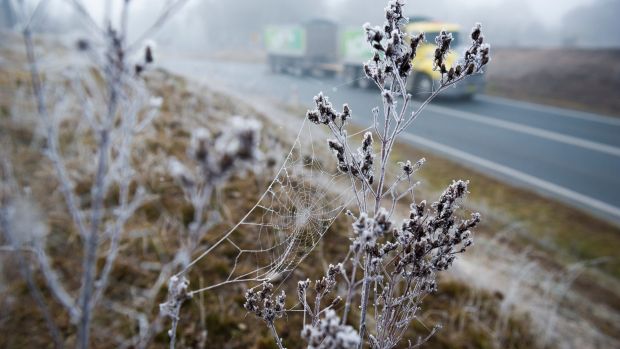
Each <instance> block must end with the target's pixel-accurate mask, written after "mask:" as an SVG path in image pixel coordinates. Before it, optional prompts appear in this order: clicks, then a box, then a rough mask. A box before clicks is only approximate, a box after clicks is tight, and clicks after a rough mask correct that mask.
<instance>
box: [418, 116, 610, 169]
mask: <svg viewBox="0 0 620 349" xmlns="http://www.w3.org/2000/svg"><path fill="white" fill-rule="evenodd" d="M426 109H428V110H432V111H435V112H439V113H441V114H444V115H447V116H453V117H457V118H461V119H465V120H469V121H474V122H479V123H481V124H487V125H491V126H495V127H499V128H504V129H507V130H511V131H515V132H521V133H526V134H530V135H533V136H537V137H541V138H546V139H549V140H552V141H556V142H561V143H566V144H570V145H574V146H577V147H581V148H586V149H590V150H594V151H598V152H601V153H607V154H610V155H613V156H618V157H620V148H618V147H614V146H612V145H607V144H603V143H598V142H593V141H589V140H586V139H583V138H577V137H573V136H568V135H565V134H562V133H557V132H553V131H547V130H542V129H539V128H535V127H531V126H526V125H522V124H517V123H515V122H511V121H505V120H499V119H495V118H491V117H488V116H480V115H477V114H474V113H470V112H465V111H460V110H456V109H451V108H446V107H440V106H437V105H428V106H427V107H426Z"/></svg>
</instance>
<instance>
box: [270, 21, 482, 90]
mask: <svg viewBox="0 0 620 349" xmlns="http://www.w3.org/2000/svg"><path fill="white" fill-rule="evenodd" d="M405 30H406V31H407V32H408V33H409V34H411V35H418V34H419V33H424V34H425V36H426V42H425V43H424V44H423V45H421V46H420V47H419V49H418V54H417V56H416V57H415V59H414V60H413V61H412V64H413V72H412V76H411V78H410V79H409V81H408V86H407V89H408V90H409V91H410V92H412V94H413V95H414V96H415V97H416V98H419V99H424V98H426V97H427V96H428V95H429V94H430V93H431V91H432V90H433V87H434V86H437V85H438V80H439V79H440V78H441V74H440V72H439V71H438V70H437V69H435V67H434V62H433V58H434V53H435V48H436V45H435V37H437V36H438V35H439V33H440V32H441V31H442V30H445V31H447V32H449V33H451V34H452V36H453V41H452V45H453V46H452V47H453V50H452V51H450V53H449V54H448V55H447V57H446V67H447V69H450V68H451V67H452V66H453V65H455V63H457V62H458V60H459V59H460V55H461V53H462V52H464V50H465V49H466V48H467V44H468V42H467V41H465V42H462V39H461V38H462V36H463V33H462V32H461V27H460V26H459V25H458V24H455V23H448V22H442V21H437V20H432V19H430V18H427V17H412V18H411V19H410V22H409V24H408V25H407V26H406V28H405ZM264 48H265V51H266V54H267V64H268V66H269V68H270V71H271V72H273V73H289V74H293V75H296V76H307V75H314V76H323V75H335V74H337V75H339V76H340V77H341V78H342V79H343V81H345V82H350V83H351V85H352V86H358V87H361V88H367V87H369V86H370V80H368V79H366V78H364V71H363V69H362V63H363V62H366V61H367V60H369V59H370V58H371V57H372V54H373V53H372V50H371V48H370V47H368V44H367V42H366V34H365V32H364V30H363V29H362V28H360V27H344V28H340V27H339V26H338V24H337V23H335V22H333V21H329V20H326V19H315V20H311V21H308V22H306V23H304V24H303V25H269V26H267V27H266V28H265V29H264ZM484 87H485V79H484V76H483V75H476V76H474V77H472V78H470V79H466V80H465V81H463V82H462V83H459V84H457V85H456V86H455V87H454V88H451V89H449V90H447V91H446V92H445V93H443V94H442V96H444V97H445V96H454V97H461V98H464V99H471V98H473V96H474V95H475V94H476V93H481V92H483V91H484Z"/></svg>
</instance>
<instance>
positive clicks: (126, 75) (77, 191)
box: [2, 0, 186, 348]
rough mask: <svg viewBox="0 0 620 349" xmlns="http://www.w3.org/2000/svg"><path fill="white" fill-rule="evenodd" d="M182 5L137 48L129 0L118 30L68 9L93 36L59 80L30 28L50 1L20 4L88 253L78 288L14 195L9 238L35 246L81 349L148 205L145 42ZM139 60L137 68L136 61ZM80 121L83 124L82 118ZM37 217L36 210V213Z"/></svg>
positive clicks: (68, 198) (71, 207)
mask: <svg viewBox="0 0 620 349" xmlns="http://www.w3.org/2000/svg"><path fill="white" fill-rule="evenodd" d="M185 2H186V0H176V1H171V2H169V3H168V5H167V6H166V8H164V9H163V10H162V12H161V13H160V14H159V15H158V16H157V17H156V18H153V20H154V24H153V26H152V27H150V28H149V29H147V30H146V31H145V32H144V33H143V34H142V35H141V36H140V37H139V39H138V40H137V41H135V42H130V41H129V40H128V33H127V28H128V21H129V3H130V1H123V2H122V5H121V7H120V17H121V20H120V21H118V24H117V25H114V24H113V23H117V21H112V20H111V19H110V18H109V17H107V18H104V21H103V24H102V25H100V24H99V22H98V21H96V20H95V19H93V18H92V17H91V16H90V14H89V12H88V11H87V10H86V9H85V8H84V6H83V5H82V3H81V2H80V1H72V2H70V3H71V5H72V7H73V10H75V12H76V13H77V14H78V16H79V17H80V18H81V19H82V20H83V22H84V23H85V24H86V26H87V28H88V32H87V33H88V34H87V36H86V37H85V38H83V39H80V40H78V41H77V43H76V47H75V49H76V50H77V51H78V52H77V53H76V52H74V53H73V54H81V55H83V56H84V57H86V58H87V59H88V62H89V63H88V67H75V66H72V67H70V68H68V69H67V70H66V72H64V73H63V75H62V79H61V80H60V81H58V79H54V78H52V77H51V76H53V74H50V75H48V74H46V72H42V71H40V65H39V62H38V57H37V54H38V52H36V51H38V50H35V44H34V40H33V26H36V24H37V22H38V21H40V20H41V16H42V13H44V12H45V11H41V8H44V5H45V3H46V1H40V2H38V4H37V6H36V7H35V9H34V11H32V12H31V11H29V10H28V6H27V4H26V1H19V2H18V3H19V5H20V8H19V11H18V12H19V14H18V17H20V18H21V19H23V21H22V23H20V25H19V29H20V30H21V32H22V34H23V38H24V43H25V48H26V56H27V61H26V63H27V67H28V69H29V72H30V77H31V79H30V80H31V85H32V92H33V95H34V100H35V104H36V112H37V113H36V114H37V116H38V121H37V124H38V125H37V127H39V128H40V129H42V130H43V132H41V136H42V138H43V139H44V142H45V147H44V149H43V150H42V151H43V153H44V155H45V156H46V157H47V159H48V160H49V163H50V164H51V166H52V167H53V172H54V174H55V177H56V178H55V179H56V181H57V183H58V189H59V192H60V193H61V195H62V197H63V199H64V204H65V206H66V210H67V213H68V216H69V217H70V220H71V223H72V227H71V228H74V229H75V230H76V231H77V234H78V238H77V239H76V240H78V241H79V242H78V244H79V245H78V246H81V247H82V256H81V264H82V268H81V269H80V270H79V271H76V272H75V274H76V275H79V276H80V282H79V284H78V285H76V284H75V283H70V282H68V281H67V280H64V279H63V277H62V273H61V272H60V270H59V269H60V268H59V267H58V266H57V265H55V263H54V260H53V257H54V256H48V251H47V241H46V239H45V238H44V235H45V234H43V233H41V229H39V228H35V227H33V226H31V227H28V229H27V230H29V231H30V233H29V234H25V233H24V231H23V227H24V225H23V224H24V223H25V222H32V224H36V223H35V222H37V220H34V219H32V218H33V217H30V218H31V219H30V220H26V221H23V222H22V220H23V219H24V217H22V213H21V212H22V211H23V205H22V203H21V202H22V201H20V199H19V196H13V199H12V201H11V205H9V206H6V209H3V215H2V216H3V221H4V223H5V224H3V225H4V229H3V230H4V231H5V232H6V233H7V234H9V233H10V234H9V235H11V234H12V235H11V237H10V240H11V241H13V242H14V243H15V244H26V243H27V244H28V245H31V246H32V248H33V251H34V256H35V258H34V260H35V262H34V263H32V264H34V265H37V266H38V268H39V269H40V271H41V274H42V276H43V279H44V282H45V286H46V288H47V291H49V293H50V294H51V295H52V297H53V298H54V299H55V300H56V301H57V302H58V303H59V304H60V305H61V306H62V308H63V309H64V310H65V311H66V312H67V314H68V316H69V319H70V321H71V324H72V325H75V327H76V330H77V331H76V332H77V339H76V346H77V347H78V348H87V347H89V346H90V344H91V339H90V333H91V323H92V318H93V313H94V310H95V308H97V307H98V306H99V305H101V304H102V303H104V302H103V301H102V299H103V298H104V294H105V292H106V290H107V288H108V284H109V279H110V275H111V273H112V270H113V267H114V265H115V262H116V259H117V257H118V255H119V253H120V249H121V248H120V241H121V237H122V235H123V233H124V230H125V227H126V225H127V222H128V221H129V220H130V219H131V218H132V216H133V215H134V214H135V212H136V211H137V210H138V208H140V207H141V205H142V204H143V203H144V201H145V199H146V190H145V189H144V187H143V185H142V183H140V182H139V180H138V175H137V173H136V170H135V168H134V165H135V164H134V162H133V156H134V155H135V154H133V153H132V150H133V149H134V140H135V138H136V136H137V135H139V134H140V133H142V132H144V131H145V130H147V128H148V125H149V124H150V122H151V121H152V120H153V119H154V118H155V117H156V116H157V114H158V111H159V107H160V106H161V100H159V99H158V98H153V97H151V96H150V95H149V93H148V91H147V89H146V86H145V84H144V81H143V80H142V75H143V74H144V72H145V71H146V70H148V69H149V68H150V66H151V65H152V64H153V62H154V57H155V53H154V45H153V44H152V43H147V44H146V45H144V46H143V48H142V49H139V47H140V46H141V45H142V43H143V42H144V41H145V40H144V38H145V37H147V36H150V35H152V32H153V30H155V29H157V28H158V27H159V26H161V25H162V24H163V23H164V22H165V20H166V18H167V17H168V16H169V15H170V14H171V13H172V12H174V11H175V10H176V9H178V7H179V6H181V5H182V4H183V3H185ZM132 55H133V56H135V57H136V58H135V60H132V59H130V58H129V57H130V56H132ZM72 68H75V69H72ZM79 68H83V70H80V69H79ZM74 115H79V116H78V117H77V118H75V117H73V116H74ZM70 116H71V117H70ZM68 122H70V123H71V125H72V126H73V127H72V128H71V129H70V130H68V128H67V127H66V124H67V123H68ZM85 140H86V141H85ZM63 142H66V143H67V144H65V143H63ZM79 183H87V184H86V187H87V188H80V186H79V185H78V184H79ZM14 192H19V190H17V191H14ZM84 192H86V193H87V194H85V193H84ZM112 195H113V196H114V197H115V200H114V201H115V202H114V203H113V204H108V203H107V201H106V200H107V199H108V198H109V197H110V196H112ZM33 212H35V211H34V210H31V214H33ZM67 230H70V229H67ZM16 253H17V254H18V259H19V261H20V263H19V264H20V265H22V269H23V270H24V272H23V273H22V274H24V276H25V278H26V281H27V282H28V283H29V284H30V286H29V289H30V291H31V294H32V296H33V297H34V298H35V299H36V300H37V305H38V306H39V307H40V308H41V309H42V310H43V312H44V314H47V311H46V309H47V308H48V306H47V304H46V303H45V299H44V298H43V297H42V296H41V291H39V290H38V286H37V285H36V284H32V282H31V279H32V277H31V275H30V272H29V271H30V268H31V265H30V264H31V263H30V261H29V260H27V259H25V258H23V257H22V255H21V253H22V251H16ZM47 322H48V327H50V331H51V332H52V335H53V337H54V339H55V343H54V344H55V345H56V346H57V347H61V346H62V345H63V343H62V341H61V340H60V339H59V336H58V331H57V329H55V324H54V323H53V322H54V319H53V318H52V319H47Z"/></svg>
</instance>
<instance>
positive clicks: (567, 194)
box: [402, 133, 620, 222]
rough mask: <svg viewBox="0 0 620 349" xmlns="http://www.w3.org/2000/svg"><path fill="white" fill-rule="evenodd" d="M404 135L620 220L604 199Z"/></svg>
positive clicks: (616, 211)
mask: <svg viewBox="0 0 620 349" xmlns="http://www.w3.org/2000/svg"><path fill="white" fill-rule="evenodd" d="M402 137H403V138H405V139H407V140H408V141H410V142H411V143H414V144H416V145H420V146H422V147H428V148H430V149H433V150H436V151H439V152H441V153H445V154H447V155H449V156H454V157H457V158H460V159H462V160H465V161H467V162H469V163H471V164H475V165H477V166H480V167H482V168H486V169H488V170H491V171H495V172H497V173H500V174H502V175H505V176H508V177H511V178H514V179H516V180H519V181H522V182H524V183H527V184H529V185H532V186H534V187H536V188H540V189H543V190H545V191H547V192H550V193H552V194H556V195H558V196H560V197H562V198H564V199H568V200H572V201H574V202H576V203H579V204H581V205H584V206H586V207H589V208H592V209H595V210H598V211H601V212H604V213H606V214H608V215H611V216H612V217H614V220H615V221H617V222H620V208H619V207H616V206H613V205H610V204H608V203H605V202H603V201H600V200H598V199H595V198H592V197H589V196H587V195H584V194H581V193H578V192H576V191H573V190H571V189H568V188H565V187H562V186H559V185H557V184H554V183H551V182H547V181H546V180H544V179H540V178H538V177H534V176H532V175H529V174H527V173H524V172H521V171H518V170H515V169H513V168H510V167H507V166H504V165H501V164H498V163H496V162H493V161H490V160H487V159H483V158H480V157H478V156H475V155H473V154H470V153H466V152H464V151H462V150H459V149H456V148H452V147H450V146H447V145H445V144H441V143H437V142H435V141H432V140H430V139H427V138H424V137H420V136H414V135H412V134H410V133H402Z"/></svg>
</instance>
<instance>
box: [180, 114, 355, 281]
mask: <svg viewBox="0 0 620 349" xmlns="http://www.w3.org/2000/svg"><path fill="white" fill-rule="evenodd" d="M352 136H353V135H352ZM352 136H351V137H352ZM326 137H327V134H326V133H325V132H321V130H320V129H319V128H318V127H317V126H316V125H312V124H311V123H309V122H307V121H306V120H304V122H303V123H302V125H301V128H300V130H299V132H298V134H297V138H296V139H295V141H294V142H293V144H292V146H291V149H290V151H289V152H288V155H287V156H286V158H285V160H284V163H283V164H282V166H281V167H280V169H279V171H278V172H277V173H276V175H275V178H274V179H273V181H271V183H270V184H269V186H268V188H267V189H266V190H265V191H264V193H263V194H262V196H261V197H260V199H259V200H258V202H257V203H256V205H255V206H254V207H253V208H252V209H251V210H250V211H249V212H248V213H247V214H246V215H245V216H244V217H243V218H242V219H241V220H240V221H239V222H238V223H237V224H236V225H235V226H234V227H233V228H232V229H230V230H229V231H228V232H226V233H225V234H223V235H222V236H221V237H220V239H219V240H218V241H217V242H216V243H215V244H214V245H212V246H211V247H209V248H208V249H207V250H206V251H205V252H204V253H203V254H201V255H200V256H198V258H196V259H195V260H194V261H192V262H191V263H190V265H188V267H187V268H186V270H187V269H189V268H190V267H192V266H193V265H194V264H196V263H197V262H198V261H200V260H202V259H203V258H205V257H207V255H208V254H210V252H211V251H214V249H216V248H217V249H221V251H220V252H218V254H220V255H222V254H223V255H226V256H228V257H229V259H230V265H229V266H228V267H229V270H230V271H229V273H228V276H227V277H226V278H225V280H223V281H220V282H219V283H217V284H215V285H212V286H210V287H207V289H209V288H214V287H217V286H219V285H222V284H227V283H233V282H241V281H263V280H269V281H271V282H278V281H282V280H284V279H286V277H287V276H288V275H289V273H290V272H291V271H292V270H293V269H295V267H297V266H298V265H299V263H300V262H301V261H302V260H303V259H304V258H305V257H306V256H307V255H308V254H309V253H310V252H311V251H312V250H313V249H314V247H315V246H316V245H317V244H318V243H319V241H320V240H321V238H322V237H323V235H324V234H325V233H326V232H327V230H328V229H329V227H330V226H331V225H332V224H333V222H334V220H335V219H336V218H337V217H338V215H339V214H340V213H341V212H342V211H343V210H344V209H345V207H347V206H348V205H349V204H350V203H351V202H352V201H353V200H354V197H353V194H352V190H351V186H352V182H351V179H350V177H348V176H347V175H346V174H343V173H341V172H339V171H338V170H337V168H336V164H335V161H333V159H332V156H331V154H329V153H328V151H327V146H326V142H325V139H326ZM315 149H316V151H315ZM199 291H201V290H198V291H195V292H199Z"/></svg>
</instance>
